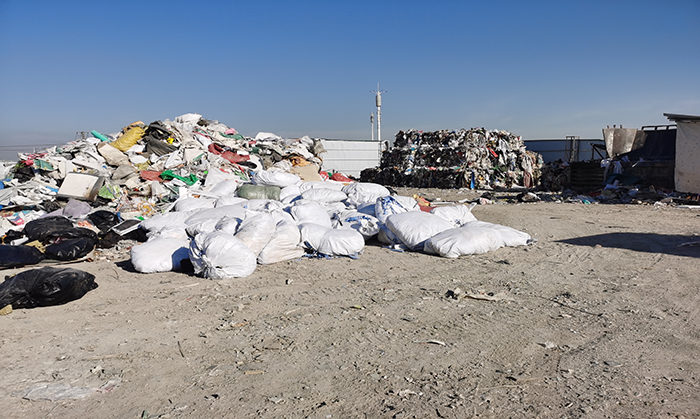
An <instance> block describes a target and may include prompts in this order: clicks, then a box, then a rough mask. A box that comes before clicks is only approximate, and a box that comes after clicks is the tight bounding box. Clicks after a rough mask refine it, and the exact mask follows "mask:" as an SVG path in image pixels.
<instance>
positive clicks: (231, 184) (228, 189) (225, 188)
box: [207, 179, 244, 197]
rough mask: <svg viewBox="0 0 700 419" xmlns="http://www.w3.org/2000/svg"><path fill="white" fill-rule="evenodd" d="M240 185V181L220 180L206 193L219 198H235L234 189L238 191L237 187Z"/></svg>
mask: <svg viewBox="0 0 700 419" xmlns="http://www.w3.org/2000/svg"><path fill="white" fill-rule="evenodd" d="M242 183H244V182H243V181H242V180H241V179H228V180H222V181H221V182H219V183H217V184H216V185H214V187H212V188H211V189H209V190H208V191H207V192H208V193H210V194H212V195H216V196H219V197H224V196H235V194H236V189H238V186H240V185H241V184H242Z"/></svg>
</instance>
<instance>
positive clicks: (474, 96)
mask: <svg viewBox="0 0 700 419" xmlns="http://www.w3.org/2000/svg"><path fill="white" fill-rule="evenodd" d="M377 83H380V88H381V90H386V91H387V92H386V93H385V94H384V95H383V106H382V137H383V139H389V138H393V136H394V135H395V134H396V133H397V132H398V131H399V130H401V129H403V130H406V129H410V128H415V129H419V130H426V131H432V130H438V129H459V128H472V127H484V128H487V129H505V130H508V131H511V132H513V133H515V134H517V135H522V136H523V137H524V138H525V139H545V138H564V137H565V136H567V135H579V136H581V138H602V133H601V129H602V128H604V127H605V126H606V125H611V126H612V125H613V124H622V125H623V126H625V127H633V128H634V127H636V128H640V127H641V126H642V125H654V124H667V123H669V122H668V120H667V119H666V118H665V117H664V116H663V113H664V112H666V113H687V114H693V115H700V0H685V1H684V0H666V1H661V0H659V1H644V0H634V1H624V0H619V1H612V0H610V1H596V0H589V1H561V0H558V1H554V0H553V1H539V0H528V1H523V0H516V1H505V0H504V1H499V0H489V1H487V0H483V1H457V0H454V1H446V0H430V1H428V0H424V1H411V0H401V1H398V0H397V1H381V0H374V1H363V0H353V1H349V0H348V1H340V0H323V1H304V0H296V1H292V0H286V1H266V0H256V1H243V0H239V1H235V0H231V1H213V0H199V1H178V0H169V1H148V0H143V1H126V0H120V1H101V0H93V1H88V0H83V1H71V0H50V1H33V0H0V158H9V159H10V160H14V159H15V158H16V154H14V153H9V156H8V153H7V152H8V151H14V149H10V148H9V146H14V145H29V144H64V143H66V142H68V141H71V140H73V139H74V138H75V133H76V131H89V130H93V129H94V130H98V131H101V132H105V133H114V132H117V131H119V130H120V129H121V128H122V127H123V126H126V125H128V124H130V123H131V122H134V121H138V120H141V121H144V122H146V123H149V122H152V121H155V120H158V119H161V120H162V119H166V118H170V119H173V118H175V117H176V116H178V115H181V114H184V113H188V112H196V113H200V114H202V115H203V116H204V117H205V118H208V119H215V120H219V121H220V122H222V123H224V124H226V125H228V126H231V127H234V128H236V129H237V130H238V131H239V132H241V133H242V134H244V135H249V136H254V135H255V134H256V133H257V132H259V131H267V132H273V133H276V134H278V135H281V136H283V137H288V138H295V137H298V136H302V135H309V136H312V137H322V138H337V139H369V138H370V135H371V131H370V120H369V116H370V113H371V112H374V111H376V108H375V107H374V96H373V93H371V92H370V91H371V90H376V88H377Z"/></svg>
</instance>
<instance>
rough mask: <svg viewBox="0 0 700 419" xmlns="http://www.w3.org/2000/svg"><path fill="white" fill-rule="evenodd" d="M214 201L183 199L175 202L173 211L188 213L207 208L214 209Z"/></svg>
mask: <svg viewBox="0 0 700 419" xmlns="http://www.w3.org/2000/svg"><path fill="white" fill-rule="evenodd" d="M214 202H215V201H214V200H212V199H206V198H181V199H178V200H177V202H175V207H174V208H173V211H177V212H187V211H196V210H200V209H206V208H214Z"/></svg>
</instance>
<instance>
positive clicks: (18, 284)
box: [0, 267, 97, 309]
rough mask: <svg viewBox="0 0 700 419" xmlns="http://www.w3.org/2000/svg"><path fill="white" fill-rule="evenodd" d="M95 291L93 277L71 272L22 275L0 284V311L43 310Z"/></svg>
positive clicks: (39, 271)
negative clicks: (10, 306) (4, 309)
mask: <svg viewBox="0 0 700 419" xmlns="http://www.w3.org/2000/svg"><path fill="white" fill-rule="evenodd" d="M95 288H97V283H95V275H93V274H90V273H87V272H84V271H79V270H77V269H72V268H52V267H46V268H40V269H31V270H29V271H24V272H22V273H19V274H17V275H15V276H13V277H10V278H6V279H5V282H3V283H0V307H5V306H6V305H8V304H12V308H13V309H14V308H33V307H47V306H55V305H59V304H65V303H67V302H69V301H74V300H77V299H79V298H81V297H82V296H83V295H85V294H86V293H87V292H88V291H90V290H94V289H95Z"/></svg>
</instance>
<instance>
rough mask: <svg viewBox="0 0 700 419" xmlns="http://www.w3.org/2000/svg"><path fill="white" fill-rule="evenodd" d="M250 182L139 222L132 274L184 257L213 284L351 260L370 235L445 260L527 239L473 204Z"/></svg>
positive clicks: (359, 188)
mask: <svg viewBox="0 0 700 419" xmlns="http://www.w3.org/2000/svg"><path fill="white" fill-rule="evenodd" d="M253 179H254V181H255V184H252V183H251V184H242V185H236V186H238V187H231V185H230V184H227V183H226V182H230V180H222V181H221V182H219V183H217V184H212V185H210V186H209V187H207V188H205V189H204V190H202V191H199V195H197V196H198V197H183V198H181V199H180V200H178V201H177V202H176V203H175V205H174V206H173V208H172V211H171V212H168V213H165V214H160V215H156V216H154V217H152V218H150V219H148V220H146V221H144V222H143V223H142V224H141V227H142V228H143V229H145V230H147V232H148V237H149V240H148V241H147V242H145V243H143V244H140V245H137V246H134V247H133V248H132V251H131V258H132V263H133V265H134V267H135V268H136V269H137V270H138V271H139V272H144V273H146V272H163V271H169V270H177V269H178V268H179V267H180V266H181V265H182V261H183V260H184V259H189V260H190V261H191V263H192V265H193V266H194V270H195V273H196V274H198V275H202V276H204V277H206V278H212V279H221V278H234V277H245V276H248V275H250V274H252V273H253V272H254V271H255V269H256V267H257V265H259V264H260V265H266V264H271V263H277V262H282V261H286V260H293V259H299V258H301V257H302V256H304V255H305V254H309V255H321V256H349V257H356V256H357V255H359V254H361V253H362V251H363V249H364V246H365V241H366V240H369V239H370V238H373V237H377V238H378V240H379V241H380V242H382V243H384V244H387V245H390V246H391V247H393V248H399V249H406V250H412V251H424V252H426V253H430V254H436V255H440V256H442V257H448V258H455V257H458V256H462V255H471V254H480V253H484V252H488V251H491V250H496V249H498V248H500V247H503V246H522V245H526V244H528V243H529V242H530V241H531V238H530V236H529V235H528V234H527V233H523V232H520V231H517V230H514V229H512V228H510V227H505V226H500V225H497V224H491V223H486V222H481V221H477V220H476V218H475V217H474V215H472V213H471V210H472V208H473V205H448V206H439V207H436V208H433V209H432V210H431V211H430V212H425V211H423V210H421V207H420V206H419V205H418V203H417V202H416V200H415V199H414V198H412V197H407V196H391V195H390V193H389V191H388V190H387V189H386V188H385V187H383V186H381V185H377V184H372V183H357V182H354V183H350V184H341V183H337V182H333V181H324V182H301V181H300V180H299V179H298V178H297V179H294V178H293V177H291V176H280V174H279V173H264V171H262V172H259V173H256V174H255V176H254V177H253ZM245 186H250V187H253V188H254V187H265V188H277V189H275V190H274V191H276V193H275V194H274V195H275V196H279V197H280V199H281V200H280V201H278V200H273V199H262V198H252V199H246V198H243V197H241V196H237V195H238V194H237V192H238V191H240V190H241V188H243V187H245ZM244 189H245V188H244ZM250 191H253V190H252V189H251V190H250ZM260 191H262V189H261V190H260ZM264 192H265V193H268V192H269V190H265V191H264ZM254 193H257V192H254ZM191 195H196V194H191Z"/></svg>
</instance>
